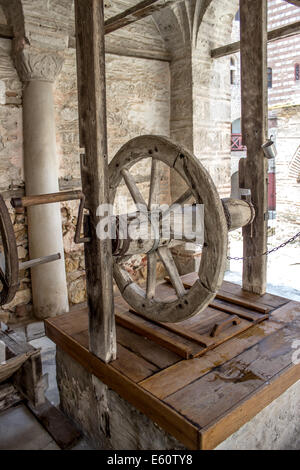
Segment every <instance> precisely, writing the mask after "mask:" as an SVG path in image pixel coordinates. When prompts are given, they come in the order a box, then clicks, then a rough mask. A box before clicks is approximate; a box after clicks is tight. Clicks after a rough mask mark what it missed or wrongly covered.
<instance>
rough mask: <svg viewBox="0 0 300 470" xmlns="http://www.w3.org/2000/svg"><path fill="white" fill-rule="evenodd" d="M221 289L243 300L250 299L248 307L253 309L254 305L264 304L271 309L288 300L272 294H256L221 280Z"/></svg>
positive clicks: (262, 305) (261, 305)
mask: <svg viewBox="0 0 300 470" xmlns="http://www.w3.org/2000/svg"><path fill="white" fill-rule="evenodd" d="M222 291H225V292H228V293H229V294H235V295H236V296H238V297H240V298H241V299H243V300H251V304H249V307H250V308H254V309H255V306H256V305H258V306H259V307H261V308H263V307H264V306H265V307H269V308H271V309H273V308H277V307H281V306H282V305H284V304H286V303H287V302H288V299H286V298H284V297H280V296H278V295H274V294H263V295H257V294H253V293H252V292H247V291H245V290H243V289H242V288H241V286H240V285H238V284H234V283H233V282H228V281H224V282H223V284H222ZM262 312H266V310H262Z"/></svg>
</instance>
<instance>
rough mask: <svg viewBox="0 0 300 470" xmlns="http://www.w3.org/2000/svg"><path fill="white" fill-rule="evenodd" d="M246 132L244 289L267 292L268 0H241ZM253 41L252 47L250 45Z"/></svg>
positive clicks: (243, 98)
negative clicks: (249, 216)
mask: <svg viewBox="0 0 300 470" xmlns="http://www.w3.org/2000/svg"><path fill="white" fill-rule="evenodd" d="M240 15H241V94H242V134H243V143H244V145H246V146H247V158H246V159H245V162H244V165H245V172H244V177H245V189H250V190H251V201H252V203H253V205H254V207H255V213H256V216H255V219H254V221H253V224H252V225H251V226H248V227H244V228H243V256H245V257H254V258H250V259H247V260H244V263H243V289H244V290H246V291H249V292H253V293H255V294H260V295H261V294H264V293H265V292H266V276H267V257H266V256H257V255H261V254H262V253H264V252H265V251H266V250H267V216H268V174H267V172H268V162H267V159H266V158H265V157H264V153H263V150H262V148H261V146H262V145H263V144H264V143H265V142H266V140H267V137H268V135H267V132H268V94H267V0H240ZM249 44H251V47H249Z"/></svg>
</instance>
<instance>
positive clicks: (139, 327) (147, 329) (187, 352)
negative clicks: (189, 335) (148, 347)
mask: <svg viewBox="0 0 300 470" xmlns="http://www.w3.org/2000/svg"><path fill="white" fill-rule="evenodd" d="M116 320H117V323H118V325H121V326H124V327H125V328H129V329H130V330H132V331H134V332H135V333H138V334H140V335H142V336H144V337H146V338H149V339H151V340H153V341H154V342H156V343H158V344H159V345H160V346H164V347H166V348H167V349H169V350H170V351H173V352H174V353H175V354H178V355H179V356H180V357H183V358H184V359H189V358H191V357H193V353H192V350H191V348H190V347H189V346H187V345H186V344H184V342H180V341H179V340H178V339H177V340H175V339H174V338H172V340H171V339H170V336H168V335H167V334H165V333H164V332H163V331H161V330H162V329H161V330H160V331H156V330H155V328H154V327H152V326H151V325H150V323H149V326H148V325H147V324H146V323H145V322H138V321H136V319H135V318H130V316H129V315H128V314H124V313H118V314H117V315H116Z"/></svg>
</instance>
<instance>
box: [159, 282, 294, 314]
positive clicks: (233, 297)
mask: <svg viewBox="0 0 300 470" xmlns="http://www.w3.org/2000/svg"><path fill="white" fill-rule="evenodd" d="M165 279H166V281H168V282H170V281H169V277H168V276H166V277H165ZM181 279H182V282H183V285H184V287H185V288H190V287H192V286H193V284H194V283H195V282H196V280H197V279H198V273H190V274H185V275H184V276H181ZM216 299H220V300H223V301H226V302H228V303H230V304H236V305H239V306H241V307H244V308H246V309H248V310H251V311H252V310H254V311H256V312H259V313H262V314H267V313H269V312H270V311H271V310H273V308H276V307H279V306H281V305H284V304H285V303H287V302H288V300H287V299H284V298H283V297H278V296H276V295H272V294H264V295H262V296H260V295H258V294H253V293H251V292H247V291H244V290H243V289H242V288H241V287H240V286H239V285H237V284H233V283H231V282H227V281H224V282H223V284H222V286H221V289H219V291H218V293H217V295H216ZM210 305H211V306H212V307H215V301H213V302H211V304H210ZM216 305H217V304H216Z"/></svg>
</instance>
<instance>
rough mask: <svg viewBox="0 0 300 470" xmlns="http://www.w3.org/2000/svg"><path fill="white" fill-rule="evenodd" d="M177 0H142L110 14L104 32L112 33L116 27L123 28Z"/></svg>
mask: <svg viewBox="0 0 300 470" xmlns="http://www.w3.org/2000/svg"><path fill="white" fill-rule="evenodd" d="M176 1H178V0H144V1H142V2H139V3H138V4H137V5H135V6H133V7H131V8H128V9H127V10H125V11H123V12H122V13H119V14H118V15H116V16H112V17H111V18H108V20H106V21H105V34H108V33H112V32H113V31H116V30H117V29H120V28H124V26H127V25H129V24H131V23H135V22H136V21H139V20H141V19H142V18H146V17H147V16H150V15H152V14H153V13H155V12H157V11H159V10H162V9H163V8H166V7H168V6H169V5H171V4H172V3H175V2H176Z"/></svg>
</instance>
